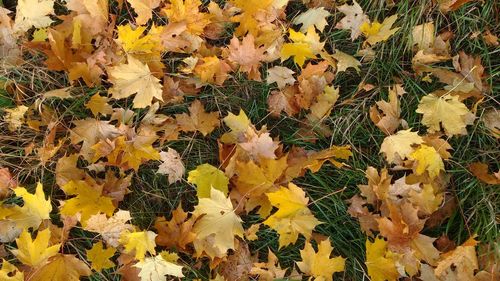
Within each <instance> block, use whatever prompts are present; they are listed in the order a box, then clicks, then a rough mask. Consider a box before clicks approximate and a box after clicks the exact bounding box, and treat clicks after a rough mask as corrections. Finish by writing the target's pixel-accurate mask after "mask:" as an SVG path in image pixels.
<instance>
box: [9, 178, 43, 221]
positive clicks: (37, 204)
mask: <svg viewBox="0 0 500 281" xmlns="http://www.w3.org/2000/svg"><path fill="white" fill-rule="evenodd" d="M14 192H15V193H16V195H17V196H19V197H21V198H23V201H24V204H23V206H22V207H19V206H15V207H14V211H15V214H14V215H12V216H9V219H12V220H14V221H15V222H16V224H17V226H18V227H19V228H21V229H22V228H26V229H27V228H31V227H32V228H34V229H38V226H39V225H40V223H41V222H42V220H45V219H50V216H49V214H50V212H51V211H52V204H51V203H50V199H48V200H45V193H44V192H43V187H42V184H41V183H38V184H37V186H36V191H35V194H31V193H29V192H28V191H27V190H26V189H25V188H24V187H17V188H16V189H14Z"/></svg>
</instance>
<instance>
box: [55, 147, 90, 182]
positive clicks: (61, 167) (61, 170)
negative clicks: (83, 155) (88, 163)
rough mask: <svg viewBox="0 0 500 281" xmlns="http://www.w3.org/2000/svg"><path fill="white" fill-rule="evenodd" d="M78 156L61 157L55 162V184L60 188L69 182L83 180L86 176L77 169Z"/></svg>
mask: <svg viewBox="0 0 500 281" xmlns="http://www.w3.org/2000/svg"><path fill="white" fill-rule="evenodd" d="M77 162H78V154H76V153H75V154H71V155H69V156H63V157H61V158H59V160H57V164H56V183H57V184H58V185H59V186H60V187H61V186H63V185H65V184H67V183H68V182H69V181H72V180H74V181H78V180H83V179H85V177H86V176H87V175H86V174H85V172H84V171H83V170H81V169H78V168H77Z"/></svg>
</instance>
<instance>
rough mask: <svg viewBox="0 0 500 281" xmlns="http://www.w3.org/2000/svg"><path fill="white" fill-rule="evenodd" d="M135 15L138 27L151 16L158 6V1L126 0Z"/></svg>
mask: <svg viewBox="0 0 500 281" xmlns="http://www.w3.org/2000/svg"><path fill="white" fill-rule="evenodd" d="M127 2H129V3H130V5H131V6H132V8H134V11H135V12H136V13H137V17H136V18H135V22H136V23H137V24H139V25H143V24H146V23H147V22H148V20H150V19H151V17H152V16H153V13H152V12H153V9H155V8H157V7H158V6H159V5H160V0H127Z"/></svg>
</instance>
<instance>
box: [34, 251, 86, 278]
mask: <svg viewBox="0 0 500 281" xmlns="http://www.w3.org/2000/svg"><path fill="white" fill-rule="evenodd" d="M91 274H92V271H91V270H90V269H89V267H88V266H87V264H85V263H84V262H83V261H81V260H79V259H78V258H76V257H75V256H74V255H63V254H58V255H56V256H53V257H51V258H49V260H48V261H47V263H45V264H43V265H42V266H41V267H39V268H37V270H36V271H34V272H33V274H32V275H30V276H28V280H50V281H78V280H80V276H90V275H91Z"/></svg>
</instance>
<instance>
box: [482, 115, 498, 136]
mask: <svg viewBox="0 0 500 281" xmlns="http://www.w3.org/2000/svg"><path fill="white" fill-rule="evenodd" d="M482 121H483V123H484V125H485V126H486V128H488V129H489V130H490V131H491V134H492V135H493V136H494V137H495V138H497V139H499V138H500V110H497V109H490V110H488V111H486V112H485V113H484V114H483V116H482Z"/></svg>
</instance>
